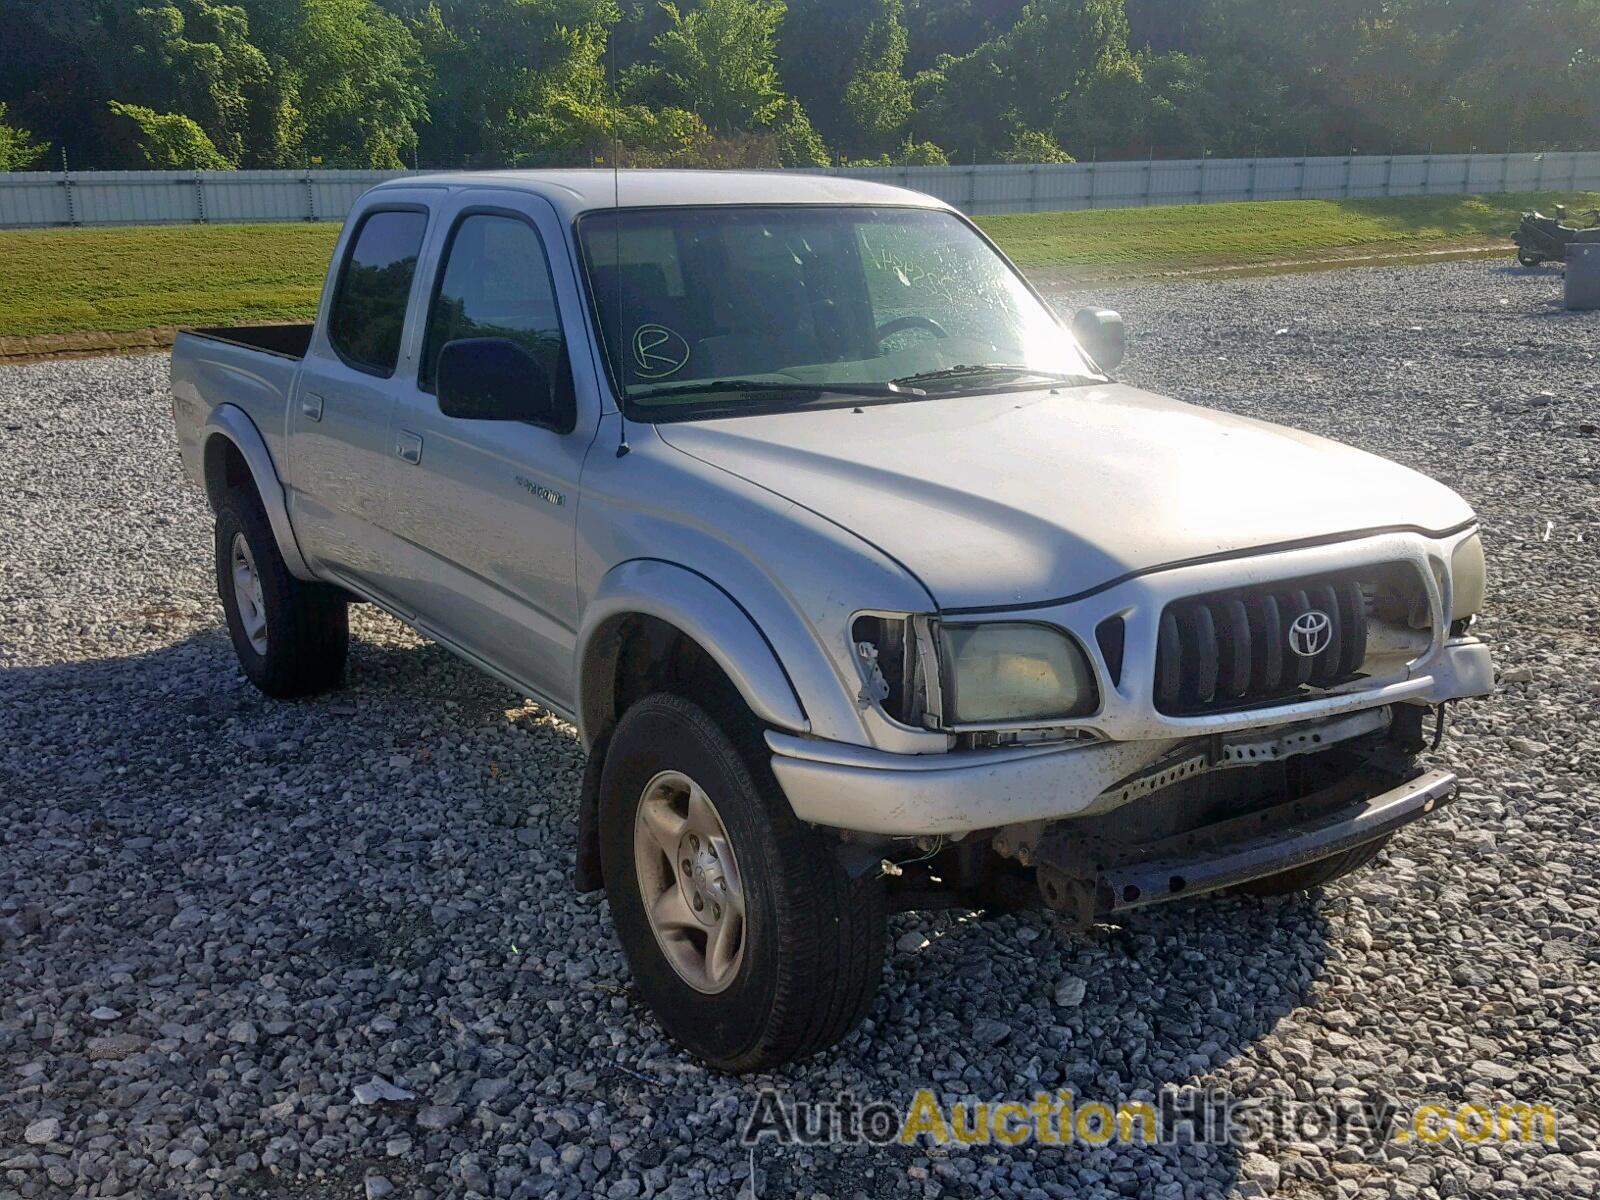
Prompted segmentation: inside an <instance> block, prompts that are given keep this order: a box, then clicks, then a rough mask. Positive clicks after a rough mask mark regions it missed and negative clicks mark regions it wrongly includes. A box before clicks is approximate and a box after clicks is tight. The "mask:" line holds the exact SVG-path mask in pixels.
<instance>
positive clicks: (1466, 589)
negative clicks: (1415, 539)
mask: <svg viewBox="0 0 1600 1200" xmlns="http://www.w3.org/2000/svg"><path fill="white" fill-rule="evenodd" d="M1486 579H1487V571H1486V568H1485V566H1484V561H1483V539H1482V538H1481V537H1479V536H1478V535H1477V534H1476V533H1475V534H1473V535H1472V536H1471V537H1469V538H1467V539H1466V540H1465V541H1463V542H1462V543H1461V544H1460V545H1458V546H1457V547H1456V549H1455V553H1454V554H1452V555H1451V556H1450V586H1451V596H1452V601H1451V605H1450V621H1451V624H1454V623H1455V622H1457V621H1460V620H1464V619H1465V618H1467V617H1475V616H1477V615H1478V613H1479V612H1480V611H1481V610H1482V608H1483V596H1484V591H1485V588H1486Z"/></svg>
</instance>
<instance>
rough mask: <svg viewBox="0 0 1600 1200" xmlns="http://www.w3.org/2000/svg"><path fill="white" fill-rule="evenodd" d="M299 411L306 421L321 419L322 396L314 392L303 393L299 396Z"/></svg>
mask: <svg viewBox="0 0 1600 1200" xmlns="http://www.w3.org/2000/svg"><path fill="white" fill-rule="evenodd" d="M300 411H301V412H302V413H304V414H305V417H306V420H308V421H320V420H322V397H321V396H319V395H317V394H316V393H315V392H306V393H304V394H303V395H302V396H301V397H300Z"/></svg>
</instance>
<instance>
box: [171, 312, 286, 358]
mask: <svg viewBox="0 0 1600 1200" xmlns="http://www.w3.org/2000/svg"><path fill="white" fill-rule="evenodd" d="M314 328H315V326H314V325H312V323H311V322H309V321H307V322H306V323H305V324H304V325H213V326H209V327H207V328H204V329H190V330H187V331H186V332H188V333H192V334H194V335H195V336H196V337H204V338H211V339H212V340H213V341H218V342H227V343H229V344H230V345H233V346H244V347H246V348H247V349H250V350H264V351H266V352H267V353H268V354H280V355H282V356H283V357H284V358H294V359H301V358H304V357H305V356H306V351H307V350H308V349H310V347H311V331H312V330H313V329H314Z"/></svg>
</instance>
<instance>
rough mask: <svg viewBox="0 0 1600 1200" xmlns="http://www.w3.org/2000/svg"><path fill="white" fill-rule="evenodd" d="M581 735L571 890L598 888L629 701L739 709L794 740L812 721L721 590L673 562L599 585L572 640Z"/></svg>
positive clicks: (648, 564) (636, 568) (649, 564)
mask: <svg viewBox="0 0 1600 1200" xmlns="http://www.w3.org/2000/svg"><path fill="white" fill-rule="evenodd" d="M578 646H579V651H578V655H577V664H578V666H577V679H576V681H575V682H576V684H577V687H576V695H577V697H578V714H579V720H578V731H579V734H580V736H581V738H582V740H583V744H584V746H585V747H586V748H587V750H588V752H589V758H588V762H587V764H586V766H585V769H584V776H583V788H582V794H581V796H580V798H579V808H578V854H577V871H576V882H577V886H578V889H579V890H580V891H595V890H598V889H599V888H600V887H601V886H602V883H601V878H600V843H599V825H598V813H599V799H600V777H601V773H602V771H603V769H604V764H605V756H606V749H607V747H608V745H609V744H610V740H611V733H612V730H613V729H615V727H616V723H617V721H618V720H619V719H620V717H621V716H622V713H623V712H624V711H626V709H627V707H628V705H630V704H631V703H633V701H635V700H637V699H639V698H641V697H643V696H646V695H649V694H650V693H651V692H655V691H660V690H664V689H665V690H677V691H681V692H683V693H685V694H688V695H689V696H690V698H697V699H700V700H701V701H702V702H704V701H708V700H709V701H712V702H715V701H716V700H722V701H727V702H737V703H741V704H743V706H744V707H745V708H747V709H748V710H749V711H750V713H751V714H752V715H754V716H755V718H756V719H757V720H759V721H762V722H764V723H766V724H768V725H772V726H776V727H778V728H780V729H786V730H790V731H792V732H795V733H804V732H807V731H808V730H809V728H810V722H809V721H808V720H807V718H806V714H805V709H804V707H803V706H802V705H801V702H800V698H799V696H798V694H797V693H796V691H795V687H794V684H793V683H792V682H791V680H790V679H789V676H788V674H787V672H785V671H784V668H783V664H782V663H781V662H780V661H779V659H778V656H777V653H776V651H775V650H774V649H773V648H772V646H771V644H770V643H769V642H768V641H767V639H766V637H765V636H764V635H763V634H762V632H761V630H760V628H759V627H758V626H757V625H756V623H755V621H754V620H753V619H752V618H751V617H750V615H749V614H748V613H747V612H746V611H745V610H744V609H743V608H742V607H740V605H739V604H738V603H737V602H736V601H735V600H734V599H733V597H732V596H730V595H729V594H728V593H727V592H725V591H724V590H723V589H721V588H720V587H718V586H717V585H716V584H714V583H713V582H711V580H709V579H707V578H706V577H705V576H703V575H700V574H699V573H698V572H695V571H692V570H690V569H689V568H687V567H683V566H680V565H678V564H676V563H669V562H663V561H661V560H658V559H636V560H633V561H631V562H627V563H623V564H621V565H620V566H618V567H615V568H613V569H612V571H611V572H610V573H609V574H608V575H607V576H606V578H605V579H604V580H603V581H602V582H601V585H600V588H599V589H598V591H597V592H596V594H595V596H594V597H593V599H592V600H591V601H590V603H589V605H588V609H587V611H586V613H585V618H584V622H583V627H582V629H581V630H580V632H579V638H578Z"/></svg>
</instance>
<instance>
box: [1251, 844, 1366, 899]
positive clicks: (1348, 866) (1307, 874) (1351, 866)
mask: <svg viewBox="0 0 1600 1200" xmlns="http://www.w3.org/2000/svg"><path fill="white" fill-rule="evenodd" d="M1393 836H1394V835H1393V834H1387V835H1385V836H1384V837H1381V838H1379V839H1378V840H1377V841H1375V842H1367V843H1366V844H1365V845H1362V846H1356V847H1355V848H1354V849H1351V850H1346V851H1345V852H1344V853H1343V854H1335V855H1333V857H1331V858H1321V859H1318V860H1317V861H1316V862H1311V863H1307V864H1306V865H1305V866H1303V867H1293V868H1291V869H1290V870H1287V871H1280V872H1278V874H1276V875H1268V876H1266V877H1265V878H1263V879H1256V880H1252V881H1251V882H1249V883H1245V884H1241V885H1240V886H1239V888H1238V889H1237V890H1238V891H1241V892H1244V893H1245V894H1246V895H1250V896H1292V895H1294V894H1295V893H1296V892H1309V891H1311V890H1313V889H1314V888H1319V887H1321V886H1322V885H1323V884H1325V883H1332V882H1333V881H1334V880H1335V879H1343V878H1344V877H1345V876H1346V875H1348V874H1350V872H1352V871H1359V870H1360V869H1361V868H1362V867H1364V866H1366V865H1367V864H1368V863H1369V862H1371V861H1372V860H1373V859H1375V858H1377V857H1378V851H1380V850H1382V849H1383V848H1384V847H1385V846H1387V845H1388V844H1389V838H1390V837H1393Z"/></svg>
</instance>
